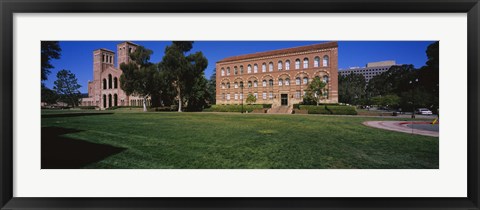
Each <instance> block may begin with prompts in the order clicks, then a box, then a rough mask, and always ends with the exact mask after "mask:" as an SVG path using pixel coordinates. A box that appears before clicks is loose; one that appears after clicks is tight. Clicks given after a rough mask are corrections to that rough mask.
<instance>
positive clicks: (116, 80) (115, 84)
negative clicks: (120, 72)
mask: <svg viewBox="0 0 480 210" xmlns="http://www.w3.org/2000/svg"><path fill="white" fill-rule="evenodd" d="M113 88H114V89H117V88H118V79H117V77H115V78H113Z"/></svg>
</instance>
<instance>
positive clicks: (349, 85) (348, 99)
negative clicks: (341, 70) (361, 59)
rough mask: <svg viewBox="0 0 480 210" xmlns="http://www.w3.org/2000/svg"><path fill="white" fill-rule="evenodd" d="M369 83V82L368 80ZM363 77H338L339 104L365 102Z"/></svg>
mask: <svg viewBox="0 0 480 210" xmlns="http://www.w3.org/2000/svg"><path fill="white" fill-rule="evenodd" d="M370 81H371V80H370ZM365 88H366V82H365V77H364V76H363V75H361V74H354V73H351V74H349V75H346V76H339V77H338V99H339V102H342V103H348V104H361V103H362V102H363V101H365V97H366V94H365Z"/></svg>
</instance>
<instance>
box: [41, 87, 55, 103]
mask: <svg viewBox="0 0 480 210" xmlns="http://www.w3.org/2000/svg"><path fill="white" fill-rule="evenodd" d="M41 91H42V93H41V94H42V102H44V103H46V104H47V105H50V104H56V103H57V101H58V99H59V97H58V95H57V93H56V92H55V91H53V90H51V89H49V88H47V87H46V86H45V85H44V84H42V89H41Z"/></svg>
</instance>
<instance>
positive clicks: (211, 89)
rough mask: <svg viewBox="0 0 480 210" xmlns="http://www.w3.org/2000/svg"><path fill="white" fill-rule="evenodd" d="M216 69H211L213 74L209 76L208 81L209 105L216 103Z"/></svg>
mask: <svg viewBox="0 0 480 210" xmlns="http://www.w3.org/2000/svg"><path fill="white" fill-rule="evenodd" d="M216 72H217V71H216V69H213V74H212V76H210V80H208V94H209V97H208V101H209V103H210V104H215V103H216V94H217V89H216V85H217V73H216Z"/></svg>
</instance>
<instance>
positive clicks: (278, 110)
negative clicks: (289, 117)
mask: <svg viewBox="0 0 480 210" xmlns="http://www.w3.org/2000/svg"><path fill="white" fill-rule="evenodd" d="M267 113H268V114H292V107H291V106H276V107H272V108H270V109H268V110H267Z"/></svg>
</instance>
